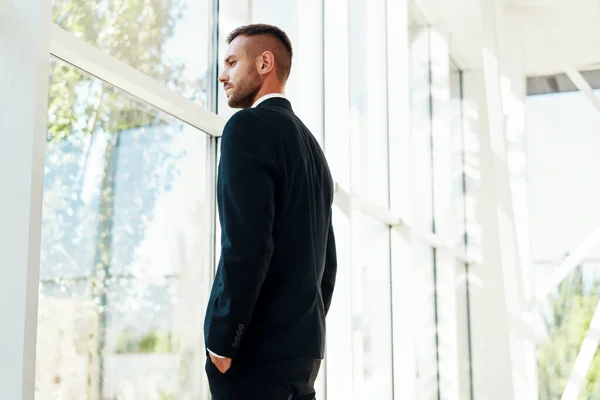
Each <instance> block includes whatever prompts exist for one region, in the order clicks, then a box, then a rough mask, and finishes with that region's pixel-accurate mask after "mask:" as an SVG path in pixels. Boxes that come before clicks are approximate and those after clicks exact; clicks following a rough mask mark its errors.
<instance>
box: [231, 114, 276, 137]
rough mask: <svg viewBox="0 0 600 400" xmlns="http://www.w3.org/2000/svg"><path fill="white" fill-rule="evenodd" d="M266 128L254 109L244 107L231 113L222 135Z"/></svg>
mask: <svg viewBox="0 0 600 400" xmlns="http://www.w3.org/2000/svg"><path fill="white" fill-rule="evenodd" d="M264 129H266V124H265V123H264V121H263V120H262V118H260V117H259V116H258V114H257V113H256V110H254V109H251V108H246V109H244V110H240V111H238V112H236V113H235V114H233V115H232V116H231V118H229V120H228V121H227V123H226V124H225V128H224V129H223V136H225V135H232V134H233V135H236V134H237V133H239V132H243V133H248V132H252V131H260V130H264Z"/></svg>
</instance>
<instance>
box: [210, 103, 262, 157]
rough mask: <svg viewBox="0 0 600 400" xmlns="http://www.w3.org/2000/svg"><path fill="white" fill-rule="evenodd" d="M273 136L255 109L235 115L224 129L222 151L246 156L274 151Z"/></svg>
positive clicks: (245, 110)
mask: <svg viewBox="0 0 600 400" xmlns="http://www.w3.org/2000/svg"><path fill="white" fill-rule="evenodd" d="M273 147H274V143H273V135H272V133H271V132H270V131H269V129H268V127H267V124H266V123H265V121H264V119H263V118H262V117H261V116H260V115H259V113H257V112H256V110H255V109H244V110H240V111H238V112H237V113H235V114H234V115H233V116H232V117H231V118H229V120H228V121H227V123H226V124H225V128H224V129H223V137H222V142H221V150H222V151H228V150H229V151H235V150H237V151H243V152H244V153H246V154H257V153H264V152H265V151H271V150H273Z"/></svg>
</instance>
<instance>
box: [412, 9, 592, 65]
mask: <svg viewBox="0 0 600 400" xmlns="http://www.w3.org/2000/svg"><path fill="white" fill-rule="evenodd" d="M412 1H413V3H414V4H415V5H416V7H417V8H418V9H419V11H420V12H421V14H423V16H424V18H425V20H426V21H427V23H428V24H429V25H432V26H435V27H437V28H439V29H440V30H441V31H442V32H444V33H445V34H446V35H447V36H448V38H449V39H450V51H451V54H452V58H453V59H454V61H455V62H456V63H457V64H458V66H459V67H460V68H462V69H476V68H481V44H482V42H481V41H482V26H481V11H480V10H481V8H480V1H490V0H412ZM496 4H497V7H498V9H501V10H502V9H503V10H506V11H507V13H515V15H518V20H520V21H522V23H521V24H515V23H512V24H511V26H508V27H507V28H510V29H517V30H518V33H519V35H520V36H522V38H523V44H524V62H525V71H526V74H527V75H528V76H540V75H549V74H555V73H560V72H562V71H563V69H564V65H565V63H567V64H568V65H571V66H574V67H575V68H577V69H579V70H582V71H583V70H592V69H600V0H496ZM507 21H508V20H507ZM500 34H502V32H500Z"/></svg>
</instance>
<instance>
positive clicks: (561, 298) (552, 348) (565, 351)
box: [537, 260, 600, 400]
mask: <svg viewBox="0 0 600 400" xmlns="http://www.w3.org/2000/svg"><path fill="white" fill-rule="evenodd" d="M556 266H557V265H555V266H554V267H556ZM546 267H552V266H551V265H549V264H547V265H546ZM548 269H551V268H548ZM599 301H600V261H599V260H591V261H587V262H584V263H582V264H581V265H580V266H578V267H577V269H576V270H575V271H573V272H572V273H571V274H570V275H569V276H568V277H567V278H566V279H565V280H564V281H563V282H562V283H561V284H560V285H559V286H558V288H557V289H556V290H554V291H553V292H552V293H551V294H550V296H548V298H547V299H544V300H543V301H542V302H541V303H540V304H539V305H538V306H539V318H540V320H541V325H542V331H543V332H544V338H543V340H542V341H541V343H539V344H538V353H537V357H538V390H539V397H540V399H544V400H546V399H547V400H559V399H560V398H561V396H562V394H563V392H564V390H565V387H566V386H567V382H568V381H569V377H570V376H571V373H572V371H573V367H574V365H575V359H576V358H577V355H578V354H579V350H580V348H581V345H582V344H583V340H584V338H585V336H586V334H587V331H588V329H589V326H590V322H591V320H592V317H593V316H594V312H595V310H596V308H597V307H599V306H600V302H599ZM599 396H600V352H599V351H596V353H595V356H594V357H593V359H592V363H591V366H590V369H589V370H588V372H587V374H586V375H585V376H583V382H582V385H581V392H580V395H579V397H578V399H579V400H593V399H598V398H600V397H599Z"/></svg>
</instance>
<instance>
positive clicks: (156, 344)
mask: <svg viewBox="0 0 600 400" xmlns="http://www.w3.org/2000/svg"><path fill="white" fill-rule="evenodd" d="M178 350H179V339H178V337H177V335H173V334H172V333H171V332H161V331H159V330H157V329H155V330H153V331H151V332H148V333H146V334H143V335H135V334H134V333H132V332H131V331H130V330H128V329H125V330H123V331H121V333H120V334H119V337H118V339H117V344H116V347H115V353H117V354H152V353H161V354H165V353H177V352H178Z"/></svg>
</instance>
